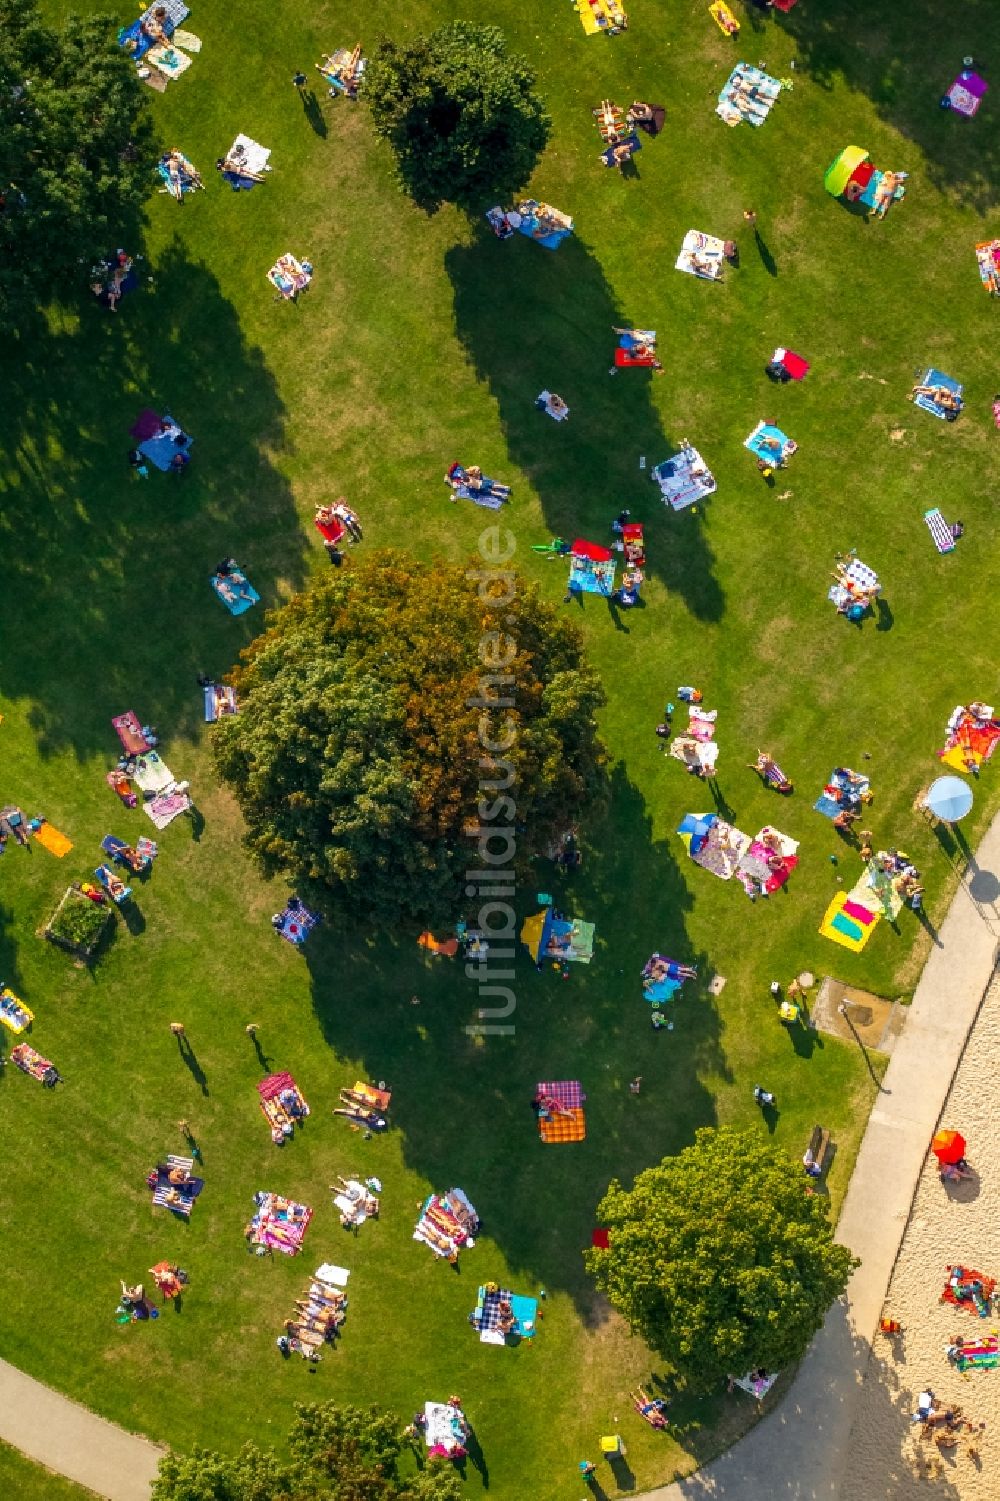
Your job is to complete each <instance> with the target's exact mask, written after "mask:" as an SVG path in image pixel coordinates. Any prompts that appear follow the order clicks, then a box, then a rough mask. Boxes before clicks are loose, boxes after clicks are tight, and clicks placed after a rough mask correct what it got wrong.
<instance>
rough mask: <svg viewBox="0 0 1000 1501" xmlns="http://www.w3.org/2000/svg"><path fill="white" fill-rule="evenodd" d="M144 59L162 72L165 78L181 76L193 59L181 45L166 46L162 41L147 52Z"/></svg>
mask: <svg viewBox="0 0 1000 1501" xmlns="http://www.w3.org/2000/svg"><path fill="white" fill-rule="evenodd" d="M144 61H145V62H147V63H148V64H149V66H150V67H151V68H155V69H156V71H157V72H158V73H162V74H163V76H164V78H179V77H180V76H181V74H182V73H186V72H187V70H188V68H190V66H191V63H192V61H193V59H192V58H190V57H188V55H187V53H186V52H182V51H181V49H180V48H179V47H174V46H169V47H165V46H164V45H163V43H162V42H158V43H157V44H156V46H155V47H150V49H149V51H148V52H147V53H145V55H144Z"/></svg>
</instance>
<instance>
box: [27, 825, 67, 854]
mask: <svg viewBox="0 0 1000 1501" xmlns="http://www.w3.org/2000/svg"><path fill="white" fill-rule="evenodd" d="M35 838H36V839H37V840H38V843H39V844H40V845H41V846H42V848H43V849H46V850H48V852H49V854H50V855H57V856H58V858H59V859H60V860H61V859H62V857H63V855H68V854H69V852H70V850H71V849H72V848H73V842H72V840H70V839H67V838H66V835H65V834H60V832H59V830H58V829H54V828H53V827H52V825H51V824H50V823H43V824H42V826H41V828H39V829H36V830H35Z"/></svg>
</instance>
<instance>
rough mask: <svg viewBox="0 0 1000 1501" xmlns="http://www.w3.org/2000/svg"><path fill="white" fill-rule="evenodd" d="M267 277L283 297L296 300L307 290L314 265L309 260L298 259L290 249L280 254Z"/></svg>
mask: <svg viewBox="0 0 1000 1501" xmlns="http://www.w3.org/2000/svg"><path fill="white" fill-rule="evenodd" d="M267 279H268V281H269V282H270V283H271V285H272V287H274V288H275V289H276V290H277V291H278V292H279V293H280V295H281V296H282V297H284V298H286V299H288V300H289V301H294V300H295V298H296V297H297V296H298V295H299V293H300V292H305V291H306V290H307V289H308V287H309V283H310V282H311V281H312V266H310V265H309V262H308V261H297V260H296V259H295V257H294V255H292V253H291V251H290V250H286V251H285V254H284V255H279V257H278V259H277V260H276V261H275V263H274V265H273V266H272V267H271V269H270V271H268V273H267Z"/></svg>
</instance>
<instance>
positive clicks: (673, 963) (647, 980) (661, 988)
mask: <svg viewBox="0 0 1000 1501" xmlns="http://www.w3.org/2000/svg"><path fill="white" fill-rule="evenodd" d="M690 971H691V966H690V965H688V964H681V963H679V962H678V960H676V959H669V958H668V957H667V955H666V954H651V955H650V957H649V958H648V959H647V960H646V963H645V964H644V965H643V969H642V993H643V995H644V997H645V998H646V1000H647V1001H649V1002H650V1003H651V1004H657V1005H658V1004H659V1003H660V1002H661V1001H669V1000H672V999H673V997H674V996H675V995H676V994H677V992H678V990H680V988H681V986H682V985H683V984H684V981H685V980H690V979H694V978H695V977H694V975H693V974H692V973H691V972H690Z"/></svg>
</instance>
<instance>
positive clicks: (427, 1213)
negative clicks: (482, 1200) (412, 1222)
mask: <svg viewBox="0 0 1000 1501" xmlns="http://www.w3.org/2000/svg"><path fill="white" fill-rule="evenodd" d="M478 1229H479V1216H478V1215H477V1214H476V1211H475V1209H474V1208H473V1207H472V1205H471V1203H470V1202H469V1200H468V1199H467V1198H466V1197H465V1195H464V1194H463V1193H462V1192H461V1190H460V1189H449V1190H448V1192H447V1193H446V1194H431V1195H430V1196H429V1197H428V1198H427V1199H426V1200H425V1202H424V1204H423V1206H422V1207H421V1210H420V1218H419V1219H418V1220H417V1224H416V1228H415V1230H414V1232H413V1239H414V1240H416V1241H421V1242H422V1243H423V1244H424V1245H425V1246H428V1247H429V1248H430V1249H431V1250H432V1251H433V1252H434V1255H435V1256H443V1257H446V1258H447V1259H448V1260H449V1261H452V1262H455V1261H457V1260H458V1253H459V1252H460V1251H461V1250H462V1249H463V1248H464V1247H469V1248H470V1249H471V1247H472V1246H474V1245H475V1243H476V1242H475V1240H474V1239H473V1235H474V1233H475V1232H476V1231H477V1230H478Z"/></svg>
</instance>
